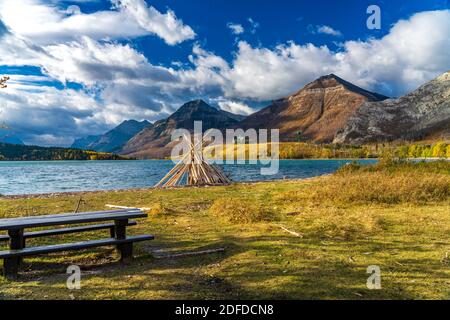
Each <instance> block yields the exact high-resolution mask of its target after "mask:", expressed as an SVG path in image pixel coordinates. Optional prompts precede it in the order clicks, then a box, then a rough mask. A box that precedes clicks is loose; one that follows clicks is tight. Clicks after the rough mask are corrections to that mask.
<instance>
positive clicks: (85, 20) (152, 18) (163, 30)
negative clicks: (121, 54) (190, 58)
mask: <svg viewBox="0 0 450 320" xmlns="http://www.w3.org/2000/svg"><path fill="white" fill-rule="evenodd" d="M111 2H112V4H113V10H107V11H97V12H94V13H89V14H84V13H81V11H78V10H72V9H73V8H74V7H73V6H71V7H69V8H72V9H71V10H70V12H67V11H66V10H64V11H63V10H60V9H59V8H58V7H57V6H55V5H52V4H51V3H50V4H49V3H48V2H45V1H42V0H2V1H1V2H0V18H1V20H3V22H4V23H5V25H6V26H7V27H8V28H10V30H11V31H12V32H13V33H14V34H17V35H20V36H22V37H25V38H29V39H33V42H34V43H35V44H40V45H45V44H54V43H61V42H63V41H72V40H75V39H77V38H78V37H79V36H88V37H90V38H92V39H96V40H101V39H119V38H124V37H139V36H145V35H150V34H153V35H157V36H158V37H160V38H162V39H163V40H164V41H165V42H166V43H167V44H169V45H175V44H178V43H180V42H183V41H186V40H190V39H193V38H195V36H196V35H195V32H194V31H193V30H192V28H191V27H189V26H187V25H184V24H183V22H182V21H181V20H179V19H178V18H177V17H176V15H175V13H174V12H173V11H171V10H169V11H168V12H167V13H165V14H163V13H161V12H159V11H158V10H156V9H155V8H154V7H152V6H150V7H149V6H147V4H146V2H145V1H144V0H111ZM78 9H79V8H78Z"/></svg>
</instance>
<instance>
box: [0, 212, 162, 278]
mask: <svg viewBox="0 0 450 320" xmlns="http://www.w3.org/2000/svg"><path fill="white" fill-rule="evenodd" d="M145 217H147V215H146V214H145V213H143V212H142V211H141V210H139V209H126V210H110V211H98V212H84V213H66V214H56V215H44V216H33V217H20V218H11V219H0V231H7V232H8V234H7V235H0V242H2V241H3V242H5V241H9V250H4V251H0V259H3V260H4V261H3V274H4V275H5V276H6V277H16V276H17V273H18V271H19V265H20V263H21V260H22V258H23V257H27V256H35V255H40V254H47V253H53V252H62V251H72V250H82V249H89V248H95V247H103V246H111V245H115V246H116V247H117V249H118V251H119V253H120V259H121V260H126V259H129V258H132V256H133V243H135V242H141V241H147V240H153V239H154V237H153V236H152V235H139V236H127V235H126V228H127V227H129V226H135V225H136V224H137V223H136V222H135V221H132V220H130V219H137V218H145ZM110 221H112V222H110ZM87 223H100V224H87ZM75 224H87V225H82V226H75V227H64V228H58V229H49V230H39V231H31V232H24V229H27V228H43V227H55V226H65V225H75ZM107 229H109V231H110V238H107V239H100V240H89V241H83V242H76V243H63V244H56V245H47V246H37V247H26V239H31V238H41V237H49V236H57V235H63V234H71V233H81V232H88V231H96V230H107Z"/></svg>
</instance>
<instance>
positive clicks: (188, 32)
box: [113, 0, 196, 45]
mask: <svg viewBox="0 0 450 320" xmlns="http://www.w3.org/2000/svg"><path fill="white" fill-rule="evenodd" d="M113 3H114V4H115V6H116V7H117V8H119V9H120V10H121V11H122V12H124V13H125V14H126V15H128V16H131V17H133V18H134V19H135V20H136V21H137V22H138V23H139V25H140V26H141V27H142V28H143V29H144V30H146V31H148V32H151V33H154V34H157V35H158V36H160V37H161V38H163V39H164V40H165V41H166V42H167V44H170V45H175V44H177V43H180V42H183V41H185V40H190V39H194V38H195V36H196V34H195V32H194V31H193V30H192V29H191V27H189V26H185V25H184V24H183V22H182V21H181V20H179V19H177V17H176V16H175V13H174V12H173V11H171V10H169V11H167V13H166V14H161V13H160V12H159V11H158V10H156V9H155V8H153V7H148V6H147V4H146V3H145V1H144V0H113Z"/></svg>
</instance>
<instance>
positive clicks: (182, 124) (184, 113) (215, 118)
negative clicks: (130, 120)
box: [121, 100, 238, 158]
mask: <svg viewBox="0 0 450 320" xmlns="http://www.w3.org/2000/svg"><path fill="white" fill-rule="evenodd" d="M195 121H202V124H203V130H204V131H206V130H208V129H210V128H216V129H225V128H231V127H233V126H235V125H237V123H238V120H236V118H235V115H231V114H230V113H228V112H225V111H222V110H218V109H216V108H213V107H211V106H210V105H209V104H207V103H206V102H205V101H203V100H194V101H190V102H188V103H186V104H184V105H183V106H181V108H179V109H178V110H177V111H176V112H175V113H173V114H172V115H171V116H170V117H168V118H167V119H164V120H160V121H157V122H155V123H154V125H153V126H152V127H148V128H146V129H144V130H142V131H141V132H139V133H138V134H137V135H136V136H134V137H133V138H132V139H130V141H128V143H127V144H126V145H125V146H124V147H123V149H122V152H121V153H122V154H125V155H130V156H133V157H137V158H163V157H166V156H169V155H170V151H171V149H172V144H173V143H171V133H172V132H173V130H175V129H178V128H183V129H187V130H189V131H193V129H194V122H195ZM175 143H176V142H175Z"/></svg>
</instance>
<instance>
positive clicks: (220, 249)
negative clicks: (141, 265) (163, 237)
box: [154, 248, 225, 259]
mask: <svg viewBox="0 0 450 320" xmlns="http://www.w3.org/2000/svg"><path fill="white" fill-rule="evenodd" d="M219 252H225V248H217V249H210V250H202V251H194V252H183V253H174V254H164V255H154V257H155V258H156V259H174V258H182V257H190V256H198V255H203V254H211V253H219Z"/></svg>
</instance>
